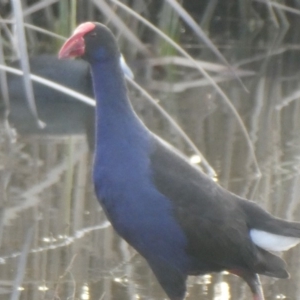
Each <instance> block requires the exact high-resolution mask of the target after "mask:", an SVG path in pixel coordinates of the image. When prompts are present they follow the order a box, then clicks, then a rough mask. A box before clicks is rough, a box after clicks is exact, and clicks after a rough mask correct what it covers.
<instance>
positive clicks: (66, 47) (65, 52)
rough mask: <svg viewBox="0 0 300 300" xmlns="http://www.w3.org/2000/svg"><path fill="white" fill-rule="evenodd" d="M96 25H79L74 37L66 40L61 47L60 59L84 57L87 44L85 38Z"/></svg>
mask: <svg viewBox="0 0 300 300" xmlns="http://www.w3.org/2000/svg"><path fill="white" fill-rule="evenodd" d="M95 27H96V25H95V24H94V23H92V22H86V23H83V24H81V25H79V26H78V27H77V28H76V29H75V31H74V33H73V35H72V36H71V37H70V38H68V39H67V40H66V42H65V43H64V44H63V46H62V47H61V49H60V51H59V54H58V57H59V58H70V57H78V56H82V55H83V54H84V52H85V43H84V39H83V36H84V35H85V34H86V33H88V32H90V31H92V30H93V29H94V28H95Z"/></svg>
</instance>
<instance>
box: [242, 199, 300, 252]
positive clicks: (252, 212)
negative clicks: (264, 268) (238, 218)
mask: <svg viewBox="0 0 300 300" xmlns="http://www.w3.org/2000/svg"><path fill="white" fill-rule="evenodd" d="M242 203H243V208H244V212H245V215H246V219H247V225H248V228H249V229H250V237H251V239H252V241H253V243H254V244H256V245H257V246H258V247H260V248H263V249H265V250H267V251H286V250H288V249H290V248H291V247H294V246H296V245H297V244H298V243H300V223H298V222H289V221H285V220H282V219H279V218H275V217H273V216H272V215H271V214H269V213H267V212H266V211H264V210H263V209H261V208H260V207H259V206H258V205H256V204H255V203H253V202H251V201H243V202H242Z"/></svg>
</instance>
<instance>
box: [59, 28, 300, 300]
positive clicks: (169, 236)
mask: <svg viewBox="0 0 300 300" xmlns="http://www.w3.org/2000/svg"><path fill="white" fill-rule="evenodd" d="M76 56H81V57H83V58H84V59H85V60H87V61H88V62H89V64H90V65H91V72H92V78H93V85H94V92H95V96H96V100H97V107H96V150H95V161H94V172H93V178H94V184H95V190H96V194H97V197H98V199H99V201H100V203H101V205H102V206H103V209H104V211H105V213H106V215H107V217H108V219H109V220H110V221H111V223H112V225H113V227H114V228H115V230H116V231H117V232H118V233H119V235H121V236H122V237H123V238H124V239H125V240H126V241H127V242H128V243H129V244H131V245H132V246H133V247H134V248H135V249H136V250H137V251H138V252H139V253H140V254H141V255H142V256H144V257H145V259H146V260H147V262H148V264H149V266H150V267H151V269H152V270H153V272H154V274H155V276H156V278H157V279H158V281H159V282H160V284H161V286H162V287H163V289H164V290H165V292H166V293H167V294H168V296H169V298H170V299H171V300H182V299H184V296H185V291H186V285H185V282H186V279H187V276H188V275H199V274H205V273H208V272H220V271H223V270H228V271H229V272H231V273H233V274H236V275H238V276H240V277H241V278H243V279H244V280H245V281H246V282H247V283H248V285H249V286H250V288H251V290H252V293H253V296H254V299H256V300H262V299H263V292H262V289H261V285H260V282H259V277H258V275H257V274H263V275H267V276H272V277H278V278H286V277H288V273H287V271H286V270H285V263H284V261H283V260H282V259H281V258H279V257H277V256H275V255H273V254H271V253H269V252H268V251H267V250H270V249H271V250H287V249H288V248H290V247H292V246H294V245H296V244H297V243H298V242H299V238H300V224H299V223H293V222H287V221H284V220H280V219H277V218H275V217H273V216H272V215H270V214H268V213H267V212H265V211H264V210H263V209H261V208H260V207H258V206H257V205H256V204H255V203H253V202H250V201H248V200H245V199H242V198H240V197H238V196H236V195H234V194H232V193H230V192H228V191H226V190H225V189H223V188H222V187H220V186H219V185H218V184H216V183H215V182H214V181H213V180H211V179H210V178H208V177H207V176H206V175H204V174H203V173H202V172H201V171H200V170H199V169H198V168H197V167H195V166H193V165H191V164H190V163H189V162H188V160H187V159H186V158H185V157H184V156H183V155H182V154H180V153H179V152H178V151H177V150H175V149H174V148H173V147H171V146H170V145H169V144H167V143H166V142H164V141H163V140H161V139H160V138H159V137H157V136H155V135H154V134H153V133H151V132H150V131H149V130H148V129H147V128H146V127H145V126H144V124H143V123H142V122H141V121H140V120H139V118H138V117H137V116H136V114H135V113H134V111H133V109H132V107H131V105H130V102H129V100H128V97H127V93H126V85H125V79H124V76H123V74H122V72H121V70H120V67H119V64H118V60H119V57H120V53H119V50H118V47H117V45H116V41H115V39H114V37H113V35H112V33H111V32H110V31H109V30H108V29H107V28H106V27H105V26H104V25H101V24H98V23H91V22H88V23H84V24H82V25H80V26H79V27H78V28H77V29H76V30H75V32H74V34H73V36H72V37H70V38H69V40H68V41H67V42H66V43H65V44H64V46H63V47H62V49H61V51H60V57H61V58H64V57H76Z"/></svg>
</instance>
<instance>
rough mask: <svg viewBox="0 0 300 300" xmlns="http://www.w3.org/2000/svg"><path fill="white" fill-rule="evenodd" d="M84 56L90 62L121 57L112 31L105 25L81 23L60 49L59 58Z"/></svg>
mask: <svg viewBox="0 0 300 300" xmlns="http://www.w3.org/2000/svg"><path fill="white" fill-rule="evenodd" d="M70 57H82V58H83V59H85V60H87V61H88V62H90V63H91V62H95V61H106V60H110V59H119V57H120V52H119V49H118V46H117V44H116V40H115V38H114V36H113V34H112V33H111V31H110V30H109V29H108V28H107V27H106V26H104V25H102V24H100V23H94V22H86V23H83V24H81V25H79V26H78V27H77V28H76V29H75V31H74V33H73V35H72V36H71V37H70V38H69V39H68V40H67V41H66V42H65V43H64V45H63V46H62V48H61V49H60V51H59V58H70Z"/></svg>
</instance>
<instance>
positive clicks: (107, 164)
mask: <svg viewBox="0 0 300 300" xmlns="http://www.w3.org/2000/svg"><path fill="white" fill-rule="evenodd" d="M94 165H95V167H94V171H93V177H94V185H95V191H96V194H97V197H98V199H99V201H100V203H101V205H102V206H103V208H104V210H105V212H106V214H107V216H108V218H109V219H110V220H111V222H112V223H113V225H114V224H115V223H117V221H119V220H123V222H126V221H127V220H128V222H129V221H130V216H132V215H136V214H138V213H140V214H142V213H143V209H142V208H143V205H142V202H143V198H144V197H143V194H144V193H145V186H146V185H147V182H148V180H149V176H148V162H147V155H146V154H145V153H144V152H143V151H137V149H134V148H132V149H131V151H130V150H129V149H128V147H126V144H119V145H117V146H110V145H108V144H105V145H104V146H103V147H100V149H99V150H98V152H97V154H96V156H95V164H94Z"/></svg>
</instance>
